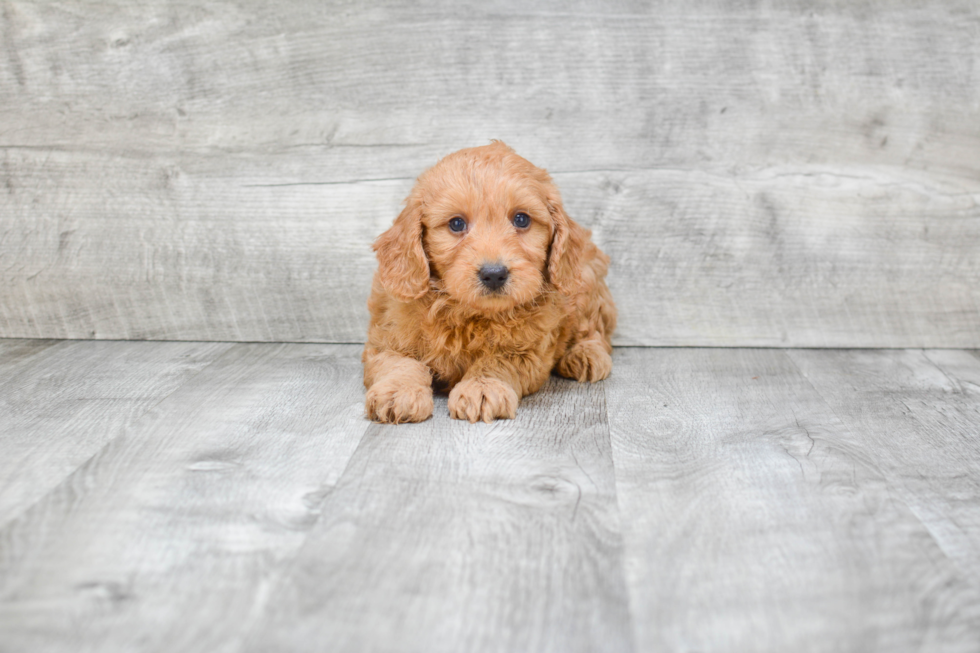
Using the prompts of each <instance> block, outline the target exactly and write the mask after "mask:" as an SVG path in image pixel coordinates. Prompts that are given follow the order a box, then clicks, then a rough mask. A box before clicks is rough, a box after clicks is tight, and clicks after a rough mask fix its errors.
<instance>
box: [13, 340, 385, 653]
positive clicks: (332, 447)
mask: <svg viewBox="0 0 980 653" xmlns="http://www.w3.org/2000/svg"><path fill="white" fill-rule="evenodd" d="M131 344H134V345H142V347H144V348H158V347H163V346H173V345H161V344H160V343H131ZM116 346H120V345H119V344H118V343H117V344H116ZM359 354H360V352H359V348H357V347H338V346H319V345H235V346H234V347H232V348H231V349H230V350H228V351H227V352H226V353H225V355H224V356H222V357H221V358H220V359H218V360H216V361H215V362H214V363H213V364H212V365H210V366H209V367H208V368H207V369H205V370H204V371H202V372H201V373H200V374H199V375H197V376H196V377H194V378H193V379H192V380H190V381H188V382H187V383H186V384H184V385H183V386H182V387H181V388H180V389H179V390H177V391H176V392H174V393H173V394H171V395H170V396H169V397H168V398H167V399H166V400H165V401H164V402H162V403H160V404H159V405H158V406H156V407H155V408H154V409H153V410H152V411H150V412H149V413H148V414H147V415H145V416H144V417H143V419H141V420H139V421H138V422H136V423H135V424H132V425H130V426H129V427H127V428H126V430H125V432H124V433H123V434H122V435H120V436H119V437H118V438H116V439H115V440H113V441H112V442H111V443H110V444H109V445H107V446H106V447H105V448H104V449H103V450H102V451H100V452H99V454H98V455H97V456H94V457H93V458H92V459H91V460H89V461H88V462H87V463H86V464H85V465H83V466H82V467H81V468H79V469H78V470H77V471H76V472H75V473H74V474H72V475H71V476H70V477H69V478H68V479H66V480H65V482H64V483H62V484H61V485H60V486H59V487H57V488H56V489H55V490H54V491H53V492H51V493H50V494H48V495H47V496H46V497H45V498H44V499H43V500H42V501H40V502H38V503H37V504H36V505H34V506H33V507H31V509H30V510H28V511H27V512H25V513H24V514H23V515H22V516H21V517H19V518H18V519H17V520H15V521H13V522H11V523H10V524H8V525H6V527H4V528H3V529H2V530H0V650H2V651H4V652H5V653H6V652H7V651H72V652H79V651H173V650H181V651H202V652H203V651H226V650H238V649H239V648H240V635H241V632H242V629H243V627H244V626H246V625H247V624H248V623H250V621H251V619H252V618H253V617H254V615H256V614H259V613H261V612H262V611H263V610H264V609H265V602H266V600H267V598H268V593H267V589H268V587H269V583H270V582H271V581H272V579H273V578H274V577H275V574H276V573H277V571H278V570H279V569H280V568H281V567H282V565H283V564H285V563H286V562H287V561H288V560H289V559H290V558H291V557H292V556H293V555H294V554H295V552H296V551H297V549H298V547H299V546H300V544H301V543H302V541H303V539H304V538H305V536H306V531H307V529H309V527H310V526H311V525H312V524H313V523H314V522H315V521H316V519H317V516H318V505H319V503H320V501H321V499H322V497H323V496H324V494H326V493H328V492H329V491H330V489H331V488H332V487H333V485H334V484H335V483H336V482H337V479H338V478H339V477H340V475H341V472H342V471H343V469H344V467H345V466H346V464H347V461H348V459H349V457H350V455H351V453H352V452H353V451H354V449H355V447H356V445H357V442H358V441H359V440H360V437H361V434H362V433H363V431H364V429H365V428H366V426H367V422H366V421H364V419H363V416H362V413H363V407H362V402H363V399H362V397H363V390H362V388H361V383H360V379H359V374H358V372H359V368H360V360H359ZM71 423H72V421H71V420H67V423H66V424H65V425H64V427H65V428H68V427H70V425H71Z"/></svg>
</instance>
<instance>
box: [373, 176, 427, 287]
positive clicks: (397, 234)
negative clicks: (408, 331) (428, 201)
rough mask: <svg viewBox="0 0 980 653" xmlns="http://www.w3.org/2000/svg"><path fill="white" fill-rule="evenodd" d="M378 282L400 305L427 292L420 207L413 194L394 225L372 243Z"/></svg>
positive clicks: (420, 204) (425, 259)
mask: <svg viewBox="0 0 980 653" xmlns="http://www.w3.org/2000/svg"><path fill="white" fill-rule="evenodd" d="M374 251H375V252H377V255H378V279H379V280H380V281H381V285H382V286H384V289H385V290H386V291H388V293H389V294H391V295H392V296H394V297H395V298H397V299H400V300H401V301H403V302H407V301H411V300H413V299H418V298H419V297H421V296H422V295H424V294H425V293H427V292H428V291H429V260H428V259H427V258H426V257H425V250H424V249H422V203H421V202H420V201H419V199H418V198H417V197H415V195H414V193H413V194H412V195H410V196H409V198H408V201H407V204H406V206H405V210H403V211H402V212H401V214H400V215H399V216H398V217H397V218H396V219H395V224H393V225H392V226H391V228H390V229H388V231H386V232H384V233H383V234H381V235H380V236H378V239H377V240H376V241H374Z"/></svg>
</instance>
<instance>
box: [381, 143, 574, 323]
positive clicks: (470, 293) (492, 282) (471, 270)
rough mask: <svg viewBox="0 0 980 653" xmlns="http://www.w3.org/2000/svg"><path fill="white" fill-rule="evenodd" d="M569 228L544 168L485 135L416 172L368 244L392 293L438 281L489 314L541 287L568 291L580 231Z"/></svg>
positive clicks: (412, 291) (414, 291)
mask: <svg viewBox="0 0 980 653" xmlns="http://www.w3.org/2000/svg"><path fill="white" fill-rule="evenodd" d="M573 230H575V225H574V224H573V223H571V221H570V220H569V218H568V216H567V215H566V214H565V210H564V209H563V208H562V203H561V196H560V195H559V193H558V189H557V188H556V187H555V185H554V183H553V182H552V181H551V177H549V176H548V173H547V172H545V171H544V170H542V169H541V168H538V167H536V166H534V165H532V164H531V163H530V162H528V161H527V160H525V159H523V158H521V157H520V156H518V155H517V154H516V153H514V151H513V150H512V149H510V148H509V147H507V146H506V145H504V144H503V143H500V142H493V143H491V144H490V145H486V146H483V147H475V148H470V149H466V150H460V151H459V152H456V153H454V154H450V155H449V156H447V157H446V158H444V159H442V160H441V161H440V162H439V163H437V164H436V165H435V166H433V167H432V168H430V169H429V170H427V171H426V172H424V173H423V174H422V175H421V176H420V177H419V179H418V181H417V182H416V184H415V188H413V189H412V192H411V194H409V196H408V199H407V200H406V205H405V210H404V211H402V212H401V215H399V216H398V218H397V219H396V220H395V224H394V225H393V226H392V227H391V229H389V230H388V231H386V232H385V233H383V234H382V235H381V236H380V237H379V238H378V240H377V242H375V244H374V249H375V251H376V252H377V254H378V264H379V266H378V272H379V278H380V280H381V283H382V284H383V286H384V287H385V289H386V290H387V291H388V292H389V293H390V294H391V295H393V296H394V297H396V298H398V299H401V300H402V301H410V300H412V299H418V298H420V297H422V296H423V295H425V294H426V293H427V292H429V290H430V288H439V289H440V290H442V291H444V292H445V293H446V294H448V295H449V296H450V297H452V298H453V299H455V300H456V301H459V302H461V303H463V304H466V305H468V306H470V307H471V308H473V309H475V310H478V311H482V312H494V311H500V310H505V309H508V308H512V307H514V306H517V305H520V304H524V303H527V302H530V301H531V300H533V299H534V298H535V297H537V296H538V295H540V294H541V293H542V292H544V291H546V290H548V289H549V285H550V286H552V287H554V288H555V289H557V290H558V291H559V292H563V293H566V294H571V293H572V292H574V290H575V289H576V284H577V279H578V270H579V268H580V257H581V250H582V242H583V238H582V237H580V236H578V235H577V233H575V232H574V231H573ZM577 231H581V229H580V228H578V229H577ZM433 281H434V282H433Z"/></svg>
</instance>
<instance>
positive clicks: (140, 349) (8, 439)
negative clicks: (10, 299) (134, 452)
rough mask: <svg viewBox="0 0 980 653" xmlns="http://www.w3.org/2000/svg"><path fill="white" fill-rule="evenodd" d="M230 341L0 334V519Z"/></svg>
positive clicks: (71, 468)
mask: <svg viewBox="0 0 980 653" xmlns="http://www.w3.org/2000/svg"><path fill="white" fill-rule="evenodd" d="M32 345H33V346H32ZM230 346H231V345H228V344H224V343H177V342H174V343H152V344H146V343H133V342H61V343H57V344H53V343H52V342H51V341H26V342H25V341H21V342H17V341H4V342H0V425H2V426H0V437H2V440H3V444H2V455H0V526H2V525H3V524H6V523H7V522H9V521H10V520H11V519H13V518H14V517H16V516H17V515H18V514H20V513H21V512H22V511H24V510H25V509H27V508H28V507H29V506H31V505H32V504H33V503H34V502H35V501H37V500H38V499H40V498H41V497H43V496H44V495H45V494H47V493H48V492H49V491H50V490H51V489H52V488H54V487H56V486H57V485H58V484H59V483H61V482H62V480H64V478H65V477H66V476H68V475H69V474H70V473H71V472H73V471H74V470H75V469H76V468H77V467H78V466H79V465H81V464H82V463H84V462H85V461H86V460H88V459H89V458H91V457H92V456H93V455H95V454H96V453H97V452H98V451H99V450H100V449H101V448H102V447H103V446H105V444H106V443H107V442H109V441H110V440H112V439H113V438H115V437H117V436H119V435H120V434H121V433H122V432H123V431H124V430H125V428H126V427H127V426H129V425H131V424H133V423H134V422H136V421H138V420H139V419H140V418H141V417H142V416H143V415H144V414H145V413H146V412H147V411H148V410H150V409H151V408H153V406H154V405H155V404H157V403H159V402H160V401H162V400H163V399H164V398H166V397H167V396H168V395H169V394H171V393H172V392H174V391H175V390H176V389H177V388H179V387H180V386H181V385H182V384H183V383H185V382H186V381H187V380H188V379H189V378H191V377H193V376H194V375H195V374H196V373H198V372H199V371H200V370H201V369H203V368H204V367H206V366H207V365H209V364H210V363H211V362H212V361H214V360H215V359H216V358H217V357H218V356H219V355H220V354H221V353H222V352H224V351H225V350H226V349H228V348H229V347H230Z"/></svg>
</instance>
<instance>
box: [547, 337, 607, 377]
mask: <svg viewBox="0 0 980 653" xmlns="http://www.w3.org/2000/svg"><path fill="white" fill-rule="evenodd" d="M609 350H610V347H609V344H608V343H607V342H606V340H605V339H604V338H603V337H602V336H601V335H599V334H598V333H592V334H590V335H589V336H588V337H587V338H584V339H582V340H579V341H578V342H576V343H575V344H573V345H572V346H571V347H569V348H568V349H567V350H566V351H565V354H564V355H563V356H562V357H561V359H559V361H558V365H556V366H555V369H556V370H557V371H558V373H559V374H561V375H562V376H564V377H566V378H569V379H575V380H576V381H578V382H579V383H584V382H585V381H589V382H590V383H595V382H596V381H601V380H602V379H604V378H606V377H607V376H609V373H610V372H612V356H610V355H609Z"/></svg>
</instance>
